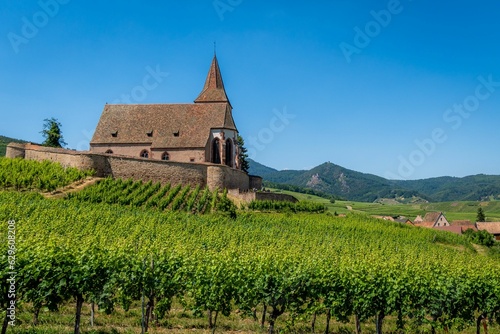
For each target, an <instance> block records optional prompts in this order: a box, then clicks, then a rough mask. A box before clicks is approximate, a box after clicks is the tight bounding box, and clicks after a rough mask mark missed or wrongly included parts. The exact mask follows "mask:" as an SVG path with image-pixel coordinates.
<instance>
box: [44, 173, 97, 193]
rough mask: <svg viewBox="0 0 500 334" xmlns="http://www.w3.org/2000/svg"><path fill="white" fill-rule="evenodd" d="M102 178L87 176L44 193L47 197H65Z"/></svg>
mask: <svg viewBox="0 0 500 334" xmlns="http://www.w3.org/2000/svg"><path fill="white" fill-rule="evenodd" d="M102 179H103V178H102V177H95V176H87V177H86V178H85V179H82V180H78V181H75V182H73V183H71V184H68V185H67V186H65V187H63V188H59V189H56V190H54V191H52V192H45V193H42V195H43V196H44V197H45V198H63V197H65V196H66V195H67V194H69V193H74V192H77V191H80V190H83V189H84V188H86V187H89V186H91V185H93V184H96V183H97V182H98V181H100V180H102Z"/></svg>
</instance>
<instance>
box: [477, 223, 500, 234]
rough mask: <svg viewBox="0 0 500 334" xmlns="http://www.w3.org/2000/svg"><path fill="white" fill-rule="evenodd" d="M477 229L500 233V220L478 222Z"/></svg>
mask: <svg viewBox="0 0 500 334" xmlns="http://www.w3.org/2000/svg"><path fill="white" fill-rule="evenodd" d="M476 226H477V229H478V230H480V231H482V230H485V231H488V232H489V233H491V234H500V222H477V223H476Z"/></svg>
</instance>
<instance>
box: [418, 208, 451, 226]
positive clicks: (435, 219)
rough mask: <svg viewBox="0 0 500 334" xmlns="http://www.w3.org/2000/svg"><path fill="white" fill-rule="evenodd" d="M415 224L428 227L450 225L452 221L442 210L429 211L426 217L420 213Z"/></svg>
mask: <svg viewBox="0 0 500 334" xmlns="http://www.w3.org/2000/svg"><path fill="white" fill-rule="evenodd" d="M413 224H414V225H415V226H421V227H428V228H433V227H443V226H450V223H449V222H448V220H447V219H446V217H445V216H444V214H443V213H442V212H428V213H426V214H425V216H424V218H422V217H421V216H420V215H419V216H417V218H415V220H414V221H413Z"/></svg>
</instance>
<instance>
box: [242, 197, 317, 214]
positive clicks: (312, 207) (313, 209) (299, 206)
mask: <svg viewBox="0 0 500 334" xmlns="http://www.w3.org/2000/svg"><path fill="white" fill-rule="evenodd" d="M248 208H249V209H250V210H258V211H277V212H283V211H291V212H310V213H323V212H325V211H326V207H325V206H324V205H323V204H321V203H316V202H309V201H299V202H296V203H293V202H288V201H268V200H266V201H252V202H250V204H248Z"/></svg>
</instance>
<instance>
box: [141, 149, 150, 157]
mask: <svg viewBox="0 0 500 334" xmlns="http://www.w3.org/2000/svg"><path fill="white" fill-rule="evenodd" d="M140 157H141V158H149V152H148V150H142V151H141V154H140Z"/></svg>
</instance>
